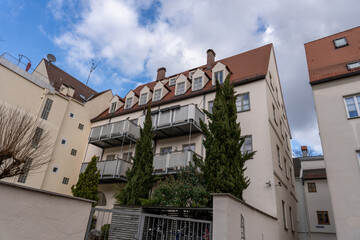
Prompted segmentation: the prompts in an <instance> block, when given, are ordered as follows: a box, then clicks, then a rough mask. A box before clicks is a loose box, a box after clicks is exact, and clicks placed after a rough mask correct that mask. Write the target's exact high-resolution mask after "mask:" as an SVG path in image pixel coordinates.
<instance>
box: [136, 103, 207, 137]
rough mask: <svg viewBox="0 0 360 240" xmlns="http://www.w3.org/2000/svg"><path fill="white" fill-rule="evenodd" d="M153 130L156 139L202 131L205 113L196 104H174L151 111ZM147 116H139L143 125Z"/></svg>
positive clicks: (140, 123)
mask: <svg viewBox="0 0 360 240" xmlns="http://www.w3.org/2000/svg"><path fill="white" fill-rule="evenodd" d="M151 118H152V123H153V128H154V129H153V130H154V134H155V138H156V139H160V138H168V137H175V136H181V135H187V134H190V133H197V132H200V131H201V129H200V119H201V120H203V121H204V119H205V114H204V113H203V112H202V111H201V110H200V109H199V108H197V107H196V106H195V105H194V104H189V105H185V106H180V105H176V106H172V107H168V108H163V109H161V110H157V111H153V112H152V113H151ZM144 121H145V116H141V117H140V118H139V125H140V126H143V125H144Z"/></svg>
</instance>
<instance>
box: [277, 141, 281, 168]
mask: <svg viewBox="0 0 360 240" xmlns="http://www.w3.org/2000/svg"><path fill="white" fill-rule="evenodd" d="M276 154H277V158H278V163H279V167H280V168H282V166H281V160H280V159H281V156H280V148H279V146H278V145H276Z"/></svg>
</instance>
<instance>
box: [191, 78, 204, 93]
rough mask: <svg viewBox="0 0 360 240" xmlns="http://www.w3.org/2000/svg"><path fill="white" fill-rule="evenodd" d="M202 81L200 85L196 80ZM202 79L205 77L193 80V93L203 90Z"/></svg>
mask: <svg viewBox="0 0 360 240" xmlns="http://www.w3.org/2000/svg"><path fill="white" fill-rule="evenodd" d="M199 79H200V83H199V82H198V84H196V82H197V81H196V80H199ZM202 79H203V77H202V76H201V77H197V78H194V80H193V83H194V84H193V91H198V90H201V89H202Z"/></svg>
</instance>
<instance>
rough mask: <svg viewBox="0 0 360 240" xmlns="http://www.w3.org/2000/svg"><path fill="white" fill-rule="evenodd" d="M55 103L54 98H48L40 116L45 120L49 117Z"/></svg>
mask: <svg viewBox="0 0 360 240" xmlns="http://www.w3.org/2000/svg"><path fill="white" fill-rule="evenodd" d="M53 103H54V100H52V99H51V98H47V99H46V102H45V105H44V108H43V111H42V113H41V116H40V118H42V119H44V120H47V119H48V117H49V114H50V110H51V107H52V104H53Z"/></svg>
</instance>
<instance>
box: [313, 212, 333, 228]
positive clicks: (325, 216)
mask: <svg viewBox="0 0 360 240" xmlns="http://www.w3.org/2000/svg"><path fill="white" fill-rule="evenodd" d="M316 215H317V218H318V224H319V225H329V224H330V220H329V213H328V211H316Z"/></svg>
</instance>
